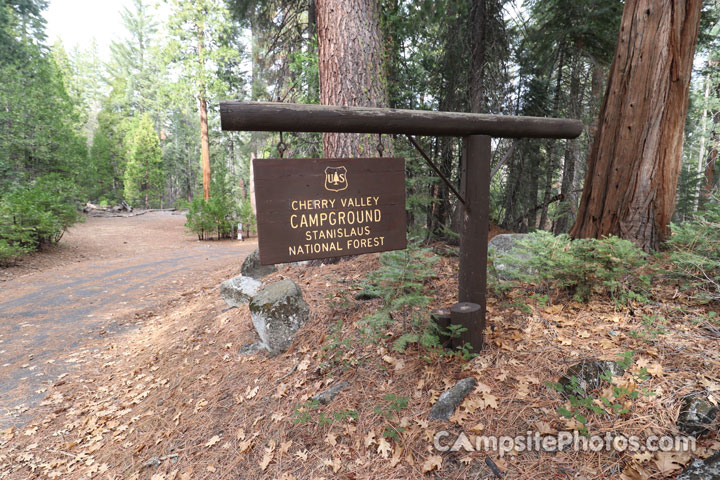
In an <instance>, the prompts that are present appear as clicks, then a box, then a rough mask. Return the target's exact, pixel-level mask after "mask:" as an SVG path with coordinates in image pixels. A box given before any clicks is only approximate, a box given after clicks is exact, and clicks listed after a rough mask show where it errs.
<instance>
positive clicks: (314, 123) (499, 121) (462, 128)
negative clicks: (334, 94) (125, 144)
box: [220, 101, 583, 138]
mask: <svg viewBox="0 0 720 480" xmlns="http://www.w3.org/2000/svg"><path fill="white" fill-rule="evenodd" d="M220 123H221V125H222V129H223V130H246V131H276V132H338V133H386V134H406V135H407V134H409V135H429V136H452V137H460V136H465V135H490V136H493V137H508V138H524V137H529V138H575V137H577V136H578V135H580V133H581V132H582V128H583V125H582V122H580V121H579V120H570V119H563V118H541V117H516V116H510V115H486V114H481V113H457V112H434V111H429V110H396V109H391V108H369V107H335V106H329V105H301V104H294V103H274V102H235V101H225V102H220Z"/></svg>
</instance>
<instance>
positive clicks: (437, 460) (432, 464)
mask: <svg viewBox="0 0 720 480" xmlns="http://www.w3.org/2000/svg"><path fill="white" fill-rule="evenodd" d="M442 461H443V460H442V457H441V456H440V455H430V456H428V457H427V458H426V459H425V461H424V462H423V464H422V471H423V473H428V472H432V471H433V470H440V468H441V467H442Z"/></svg>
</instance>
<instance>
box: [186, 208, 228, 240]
mask: <svg viewBox="0 0 720 480" xmlns="http://www.w3.org/2000/svg"><path fill="white" fill-rule="evenodd" d="M185 218H186V219H187V221H186V223H185V226H186V227H187V228H188V229H189V230H190V231H191V232H193V233H195V234H197V236H198V240H205V239H207V238H210V237H212V236H213V235H217V238H226V237H229V236H232V235H233V232H234V231H235V230H234V229H235V226H236V222H235V221H234V217H233V216H232V211H231V208H230V206H229V205H228V204H227V202H225V201H224V200H223V199H222V198H221V197H211V198H210V200H208V201H207V202H206V201H205V200H204V199H203V198H202V197H196V198H194V199H193V201H192V202H191V203H190V209H189V211H188V213H187V215H186V216H185Z"/></svg>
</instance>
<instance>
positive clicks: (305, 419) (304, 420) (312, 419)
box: [292, 400, 359, 427]
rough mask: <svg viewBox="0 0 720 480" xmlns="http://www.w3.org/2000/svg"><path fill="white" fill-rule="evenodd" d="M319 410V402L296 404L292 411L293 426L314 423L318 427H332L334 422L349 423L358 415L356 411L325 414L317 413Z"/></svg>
mask: <svg viewBox="0 0 720 480" xmlns="http://www.w3.org/2000/svg"><path fill="white" fill-rule="evenodd" d="M319 408H320V402H319V401H317V400H308V401H306V402H305V403H303V404H298V405H296V406H295V408H294V409H293V418H292V423H293V424H295V425H298V424H300V425H307V424H309V423H316V424H317V425H318V426H319V427H323V426H325V425H332V424H333V423H335V422H344V421H348V422H351V421H353V420H357V419H358V417H359V415H358V412H357V411H356V410H345V409H342V410H338V411H336V412H331V413H330V414H326V413H323V412H317V410H318V409H319Z"/></svg>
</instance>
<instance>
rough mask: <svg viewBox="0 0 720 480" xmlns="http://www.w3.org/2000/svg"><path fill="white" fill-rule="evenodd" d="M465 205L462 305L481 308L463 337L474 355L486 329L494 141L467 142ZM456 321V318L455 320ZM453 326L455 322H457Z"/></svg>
mask: <svg viewBox="0 0 720 480" xmlns="http://www.w3.org/2000/svg"><path fill="white" fill-rule="evenodd" d="M463 143H464V145H463V147H464V148H463V153H464V155H465V158H464V159H463V170H464V173H465V174H464V175H463V177H464V183H465V184H464V185H463V194H464V197H465V205H464V206H462V205H461V208H462V209H463V210H462V227H461V231H460V232H461V233H460V262H459V263H460V268H459V273H458V301H459V302H471V303H476V304H478V305H479V306H480V310H479V312H478V313H477V315H474V316H473V318H474V320H475V321H476V322H477V323H475V324H473V325H463V326H465V327H466V328H468V331H467V332H465V334H463V338H465V337H466V336H467V341H468V342H469V343H470V344H471V345H472V347H473V351H474V352H478V351H480V349H482V343H483V340H482V339H483V337H482V335H483V330H484V329H485V304H486V302H485V288H486V283H487V249H488V225H489V222H490V137H488V136H487V135H469V136H467V137H464V139H463ZM453 318H454V317H453ZM453 323H455V322H454V320H453Z"/></svg>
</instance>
